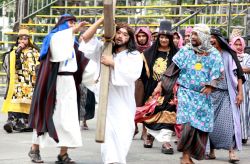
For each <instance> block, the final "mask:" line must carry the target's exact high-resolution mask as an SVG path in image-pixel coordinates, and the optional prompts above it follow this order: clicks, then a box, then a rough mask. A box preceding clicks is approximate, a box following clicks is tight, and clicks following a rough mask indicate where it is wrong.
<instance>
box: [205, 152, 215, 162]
mask: <svg viewBox="0 0 250 164" xmlns="http://www.w3.org/2000/svg"><path fill="white" fill-rule="evenodd" d="M205 159H206V160H210V159H211V160H213V159H216V156H215V154H211V153H209V154H206V155H205Z"/></svg>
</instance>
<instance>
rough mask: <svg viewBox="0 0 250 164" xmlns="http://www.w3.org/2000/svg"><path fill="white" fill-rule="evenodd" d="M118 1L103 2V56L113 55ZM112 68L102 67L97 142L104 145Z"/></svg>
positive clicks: (105, 0) (107, 0)
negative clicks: (115, 15)
mask: <svg viewBox="0 0 250 164" xmlns="http://www.w3.org/2000/svg"><path fill="white" fill-rule="evenodd" d="M115 5H116V0H103V7H104V8H103V10H104V38H105V40H106V41H105V44H104V51H103V54H102V55H112V37H113V36H114V14H115ZM109 76H110V68H109V66H106V65H104V64H102V65H101V81H100V94H99V104H98V113H97V124H96V138H95V140H96V142H99V143H103V142H104V139H105V127H106V115H107V105H108V90H109Z"/></svg>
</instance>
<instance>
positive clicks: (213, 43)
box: [210, 35, 220, 49]
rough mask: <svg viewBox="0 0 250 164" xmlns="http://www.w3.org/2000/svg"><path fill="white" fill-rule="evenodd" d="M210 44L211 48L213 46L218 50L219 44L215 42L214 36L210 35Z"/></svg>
mask: <svg viewBox="0 0 250 164" xmlns="http://www.w3.org/2000/svg"><path fill="white" fill-rule="evenodd" d="M210 43H211V44H212V46H214V48H216V49H218V48H219V47H220V45H219V42H218V41H217V39H216V37H215V36H214V35H211V38H210Z"/></svg>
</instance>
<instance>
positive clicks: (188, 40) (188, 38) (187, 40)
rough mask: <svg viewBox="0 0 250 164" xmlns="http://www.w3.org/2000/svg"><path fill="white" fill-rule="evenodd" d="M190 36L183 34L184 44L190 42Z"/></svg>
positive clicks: (186, 33)
mask: <svg viewBox="0 0 250 164" xmlns="http://www.w3.org/2000/svg"><path fill="white" fill-rule="evenodd" d="M190 35H191V33H188V32H185V36H184V42H185V44H187V43H189V42H190Z"/></svg>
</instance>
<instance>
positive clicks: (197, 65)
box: [194, 55, 203, 71]
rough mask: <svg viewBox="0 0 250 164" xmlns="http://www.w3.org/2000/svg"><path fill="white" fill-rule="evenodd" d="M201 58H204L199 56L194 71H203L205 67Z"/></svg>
mask: <svg viewBox="0 0 250 164" xmlns="http://www.w3.org/2000/svg"><path fill="white" fill-rule="evenodd" d="M201 57H202V56H200V55H197V61H196V63H195V65H194V69H195V70H196V71H200V70H201V69H202V67H203V65H202V63H201Z"/></svg>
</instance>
